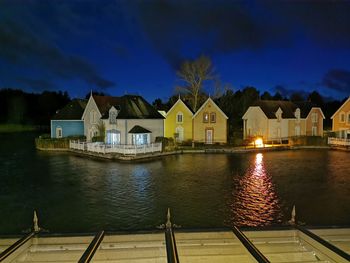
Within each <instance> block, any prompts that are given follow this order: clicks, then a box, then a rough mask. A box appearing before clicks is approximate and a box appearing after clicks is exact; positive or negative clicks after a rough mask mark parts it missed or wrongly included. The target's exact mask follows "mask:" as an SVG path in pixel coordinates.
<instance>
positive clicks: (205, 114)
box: [203, 112, 209, 122]
mask: <svg viewBox="0 0 350 263" xmlns="http://www.w3.org/2000/svg"><path fill="white" fill-rule="evenodd" d="M203 122H209V113H208V112H204V113H203Z"/></svg>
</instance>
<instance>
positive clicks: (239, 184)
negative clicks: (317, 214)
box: [230, 153, 282, 226]
mask: <svg viewBox="0 0 350 263" xmlns="http://www.w3.org/2000/svg"><path fill="white" fill-rule="evenodd" d="M233 181H234V186H235V187H234V189H233V192H232V203H231V204H230V207H231V212H232V217H231V221H230V223H231V224H234V225H243V226H261V225H270V224H276V223H281V220H282V214H281V207H280V205H279V202H280V201H279V199H278V196H277V195H276V193H275V192H276V191H275V189H274V185H273V182H272V179H271V177H270V176H269V174H268V173H267V171H266V169H265V165H264V162H263V154H262V153H258V154H256V155H255V161H254V163H253V164H252V165H251V166H250V167H249V168H248V169H247V171H246V173H245V174H244V176H236V177H234V178H233Z"/></svg>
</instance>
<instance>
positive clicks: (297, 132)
mask: <svg viewBox="0 0 350 263" xmlns="http://www.w3.org/2000/svg"><path fill="white" fill-rule="evenodd" d="M295 136H300V126H295Z"/></svg>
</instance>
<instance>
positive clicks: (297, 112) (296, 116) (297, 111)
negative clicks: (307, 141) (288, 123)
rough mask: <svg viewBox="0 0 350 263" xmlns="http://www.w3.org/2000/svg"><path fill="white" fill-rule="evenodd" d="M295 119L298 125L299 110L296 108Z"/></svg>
mask: <svg viewBox="0 0 350 263" xmlns="http://www.w3.org/2000/svg"><path fill="white" fill-rule="evenodd" d="M295 118H296V119H297V120H296V122H297V123H299V122H300V109H299V108H297V109H296V110H295Z"/></svg>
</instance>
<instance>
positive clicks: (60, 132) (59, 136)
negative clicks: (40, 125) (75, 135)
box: [56, 126, 63, 138]
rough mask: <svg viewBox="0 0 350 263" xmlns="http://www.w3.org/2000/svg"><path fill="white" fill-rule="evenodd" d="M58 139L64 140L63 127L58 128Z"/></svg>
mask: <svg viewBox="0 0 350 263" xmlns="http://www.w3.org/2000/svg"><path fill="white" fill-rule="evenodd" d="M56 138H63V130H62V127H61V126H57V127H56Z"/></svg>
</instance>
